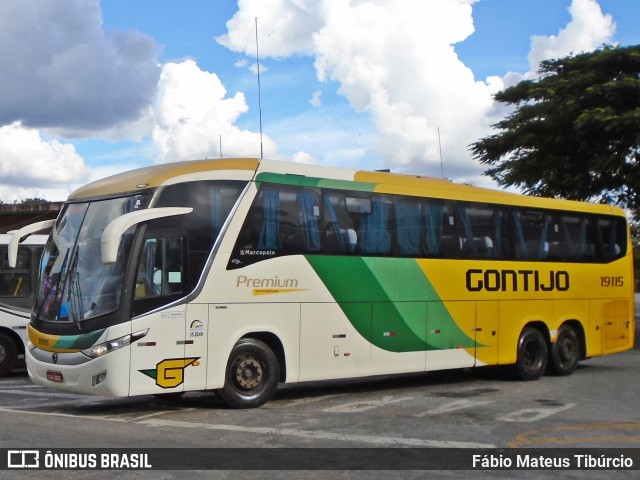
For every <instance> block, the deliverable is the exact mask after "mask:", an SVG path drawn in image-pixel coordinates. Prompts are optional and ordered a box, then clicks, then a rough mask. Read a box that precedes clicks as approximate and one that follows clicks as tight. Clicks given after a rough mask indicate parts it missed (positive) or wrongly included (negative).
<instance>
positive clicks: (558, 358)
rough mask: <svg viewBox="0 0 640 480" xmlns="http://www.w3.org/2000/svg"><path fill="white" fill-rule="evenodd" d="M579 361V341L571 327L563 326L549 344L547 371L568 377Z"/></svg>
mask: <svg viewBox="0 0 640 480" xmlns="http://www.w3.org/2000/svg"><path fill="white" fill-rule="evenodd" d="M579 361H580V340H579V339H578V334H577V333H576V330H575V329H574V328H573V327H572V326H571V325H563V326H562V327H560V330H558V338H557V339H556V341H555V343H553V344H551V351H550V352H549V362H550V363H549V369H550V371H551V373H554V374H555V375H569V374H571V373H573V371H574V370H575V369H576V367H577V366H578V362H579Z"/></svg>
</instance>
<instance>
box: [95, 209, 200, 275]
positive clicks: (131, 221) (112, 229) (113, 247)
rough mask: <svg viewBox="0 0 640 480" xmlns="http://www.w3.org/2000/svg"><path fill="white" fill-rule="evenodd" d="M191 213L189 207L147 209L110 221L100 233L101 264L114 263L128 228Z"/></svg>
mask: <svg viewBox="0 0 640 480" xmlns="http://www.w3.org/2000/svg"><path fill="white" fill-rule="evenodd" d="M191 211H193V208H190V207H162V208H148V209H145V210H137V211H135V212H130V213H126V214H124V215H122V216H120V217H118V218H116V219H115V220H112V221H111V223H109V225H107V227H106V228H105V229H104V232H102V240H101V244H102V245H101V249H102V263H104V264H105V265H108V264H110V263H114V262H115V261H116V258H118V246H119V245H120V238H121V237H122V234H124V232H126V231H127V229H128V228H129V227H132V226H133V225H137V224H138V223H142V222H146V221H148V220H155V219H156V218H163V217H172V216H175V215H185V214H187V213H191Z"/></svg>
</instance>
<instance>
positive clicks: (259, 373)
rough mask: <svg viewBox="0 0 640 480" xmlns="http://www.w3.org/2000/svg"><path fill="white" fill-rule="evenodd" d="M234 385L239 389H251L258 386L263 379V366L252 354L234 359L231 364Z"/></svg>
mask: <svg viewBox="0 0 640 480" xmlns="http://www.w3.org/2000/svg"><path fill="white" fill-rule="evenodd" d="M231 373H232V378H233V380H234V381H233V383H234V385H235V386H236V387H237V388H238V389H239V390H244V391H251V390H255V389H256V388H259V387H260V386H261V385H262V382H263V380H264V374H265V371H264V366H263V365H262V363H261V362H260V361H258V359H256V358H255V357H252V356H242V357H238V358H236V359H235V361H234V362H233V364H232V366H231Z"/></svg>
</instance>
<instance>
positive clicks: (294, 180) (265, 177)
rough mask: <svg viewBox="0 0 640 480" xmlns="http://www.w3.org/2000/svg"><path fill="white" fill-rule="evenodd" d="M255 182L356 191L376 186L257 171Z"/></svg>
mask: <svg viewBox="0 0 640 480" xmlns="http://www.w3.org/2000/svg"><path fill="white" fill-rule="evenodd" d="M256 182H258V183H260V182H262V183H276V184H279V185H293V186H296V187H314V188H333V189H336V190H353V191H358V192H373V191H374V190H375V188H376V184H375V183H367V182H352V181H349V180H332V179H327V178H315V177H306V176H304V175H293V174H282V173H270V172H264V173H259V174H258V175H257V176H256Z"/></svg>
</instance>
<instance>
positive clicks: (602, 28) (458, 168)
mask: <svg viewBox="0 0 640 480" xmlns="http://www.w3.org/2000/svg"><path fill="white" fill-rule="evenodd" d="M474 3H475V0H430V1H424V0H403V1H397V0H377V1H373V0H351V1H336V0H319V1H317V2H311V1H308V2H303V1H296V0H289V1H286V0H240V1H239V2H238V6H239V10H238V12H237V13H236V14H235V15H234V17H233V18H232V19H231V20H230V21H229V22H227V27H228V29H229V31H228V33H227V34H226V35H223V36H221V37H219V38H218V41H219V42H220V43H222V44H223V45H226V46H227V47H228V48H230V49H232V50H234V51H241V52H245V53H246V54H247V55H250V54H251V53H252V52H255V45H253V37H252V36H251V33H252V32H254V34H255V17H260V18H261V19H262V18H264V20H265V21H264V22H260V24H261V25H266V26H265V27H263V29H264V30H265V31H266V30H267V29H268V32H266V33H265V32H262V33H261V36H260V51H261V53H262V54H264V55H271V56H274V57H286V56H292V55H299V54H306V55H310V56H313V57H314V58H315V65H316V71H317V76H318V79H319V80H321V81H327V80H332V81H335V82H337V83H338V85H339V87H338V92H339V93H340V94H341V95H343V96H344V97H345V98H347V99H348V101H349V104H350V105H351V106H352V107H353V108H354V109H356V110H357V111H360V112H366V113H367V114H369V115H370V116H371V118H372V120H373V122H374V125H375V129H376V130H377V134H376V135H375V138H376V145H377V152H378V154H379V155H380V156H381V157H382V158H383V159H384V163H385V164H386V166H389V167H391V168H392V169H394V170H400V171H411V172H415V173H424V174H431V175H440V169H441V167H440V148H441V149H442V153H443V162H444V173H445V175H446V176H449V177H453V178H457V179H464V180H465V181H473V180H472V179H473V178H476V179H479V178H481V177H479V175H480V174H481V172H482V170H483V169H484V167H482V166H481V165H479V164H478V163H477V162H475V161H474V160H472V159H471V157H470V153H469V152H468V150H467V146H468V145H469V144H470V143H472V142H474V141H476V140H478V139H480V138H482V137H484V136H486V135H487V134H489V133H490V127H489V125H490V124H492V123H495V121H496V119H497V118H501V117H500V115H501V114H504V110H503V109H501V108H496V107H497V106H496V105H495V103H494V102H493V100H492V98H491V96H492V94H493V93H495V92H496V91H498V90H500V89H502V88H504V86H506V85H508V84H511V82H515V81H519V80H521V79H522V78H524V77H523V74H522V73H513V72H510V74H509V75H507V76H506V77H505V78H503V79H500V78H497V77H491V78H490V79H487V81H486V82H479V81H476V80H475V78H474V75H473V73H472V72H471V70H470V69H469V68H467V67H466V66H465V65H464V64H463V63H462V62H461V61H460V59H459V58H458V56H457V55H456V52H455V44H456V43H458V42H461V41H463V40H465V39H466V38H467V37H468V36H469V35H470V34H471V33H472V32H473V30H474V26H473V18H472V13H473V10H472V6H473V4H474ZM569 11H570V14H571V16H572V20H571V21H570V22H569V24H568V25H567V26H566V27H565V28H563V29H562V30H560V31H559V33H558V35H554V36H550V37H542V36H537V37H533V38H532V47H531V54H530V60H531V62H534V63H537V62H539V60H541V59H543V58H549V57H555V56H560V55H567V54H569V53H571V52H578V51H584V50H591V49H593V48H596V47H598V46H600V45H601V44H602V43H603V42H607V41H609V40H610V39H611V37H612V34H613V29H614V25H613V22H612V19H611V17H610V16H607V15H603V14H602V12H601V10H600V8H599V5H598V3H597V2H596V1H595V0H573V2H572V4H571V7H570V9H569ZM300 25H303V26H304V27H305V28H304V29H300V28H295V27H296V26H300ZM267 26H268V27H267ZM252 29H253V30H252ZM263 44H264V45H263ZM325 133H326V132H325ZM439 133H440V134H439ZM288 135H289V136H290V137H293V136H294V135H295V132H294V131H291V132H289V133H288ZM276 138H278V139H279V140H280V137H276ZM328 143H329V142H327V144H328ZM355 150H357V151H360V150H359V149H357V148H356V149H355ZM305 151H313V150H309V149H305ZM332 151H333V154H337V153H338V151H339V150H338V149H335V148H332ZM316 156H318V155H316ZM333 160H334V163H335V164H339V163H341V162H340V160H339V159H337V158H336V157H333ZM361 161H362V162H364V159H361ZM362 166H363V167H368V165H366V164H363V165H362ZM474 183H485V182H482V181H480V180H477V181H475V182H474Z"/></svg>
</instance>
